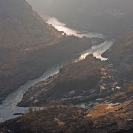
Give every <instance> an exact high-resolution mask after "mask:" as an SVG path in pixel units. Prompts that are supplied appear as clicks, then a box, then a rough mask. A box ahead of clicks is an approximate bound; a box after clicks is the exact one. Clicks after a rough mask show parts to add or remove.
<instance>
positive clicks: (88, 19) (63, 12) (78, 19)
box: [27, 0, 133, 37]
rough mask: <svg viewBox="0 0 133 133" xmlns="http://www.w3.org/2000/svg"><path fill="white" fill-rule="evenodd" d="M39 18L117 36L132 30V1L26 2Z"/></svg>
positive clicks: (34, 0)
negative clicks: (38, 14)
mask: <svg viewBox="0 0 133 133" xmlns="http://www.w3.org/2000/svg"><path fill="white" fill-rule="evenodd" d="M27 1H28V2H29V3H30V4H31V5H32V6H33V8H34V9H35V10H36V11H38V12H39V13H40V14H42V15H48V16H51V17H56V18H58V19H59V20H60V21H62V22H65V23H66V24H67V25H68V26H70V27H73V28H74V29H77V30H80V31H81V30H82V31H91V32H92V31H93V32H100V33H104V34H106V35H109V36H114V37H116V36H119V35H121V34H125V32H128V31H131V30H132V29H133V25H132V23H133V14H132V12H133V8H132V5H133V1H132V0H126V1H125V0H117V1H116V0H108V1H107V0H82V1H81V0H74V1H71V0H56V1H53V0H40V2H39V3H41V4H39V3H38V2H36V0H27Z"/></svg>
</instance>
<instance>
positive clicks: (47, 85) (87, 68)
mask: <svg viewBox="0 0 133 133" xmlns="http://www.w3.org/2000/svg"><path fill="white" fill-rule="evenodd" d="M100 78H101V67H100V62H99V61H98V60H96V59H94V58H93V57H92V56H88V57H87V58H86V59H85V60H82V61H79V62H76V63H70V64H67V65H65V66H64V67H63V68H61V69H60V72H59V74H57V75H55V76H53V77H50V78H48V79H47V80H45V81H42V82H40V83H38V84H36V85H35V86H33V87H31V88H29V90H28V91H27V92H26V93H25V94H24V97H23V100H22V101H21V102H20V103H19V104H18V105H19V106H30V105H32V106H35V105H41V104H45V103H48V102H49V101H51V100H62V101H63V102H72V103H76V102H77V103H78V102H80V101H83V100H85V99H86V98H87V96H88V95H91V91H92V90H93V89H94V91H95V93H96V92H99V88H98V87H97V85H98V81H99V79H100Z"/></svg>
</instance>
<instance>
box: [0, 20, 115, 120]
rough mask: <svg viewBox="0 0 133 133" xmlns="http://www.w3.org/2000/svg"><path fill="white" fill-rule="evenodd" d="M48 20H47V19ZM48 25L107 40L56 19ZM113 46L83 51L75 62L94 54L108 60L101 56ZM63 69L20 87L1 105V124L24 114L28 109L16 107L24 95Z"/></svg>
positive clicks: (107, 44) (53, 71) (59, 66)
mask: <svg viewBox="0 0 133 133" xmlns="http://www.w3.org/2000/svg"><path fill="white" fill-rule="evenodd" d="M45 20H46V18H45ZM46 21H47V23H49V24H52V25H53V26H54V27H55V28H56V29H57V30H59V31H63V32H64V33H66V34H67V35H74V36H77V37H83V36H86V37H90V38H93V37H95V38H105V36H104V35H103V34H101V33H91V32H90V33H87V32H83V33H82V32H79V31H77V30H74V29H70V28H68V27H67V26H66V24H64V23H62V22H60V21H58V19H56V18H47V20H46ZM79 33H80V34H79ZM112 44H113V40H111V41H105V42H104V43H101V44H99V45H97V46H93V47H92V48H90V49H88V50H86V51H83V52H82V53H79V58H78V59H76V60H75V61H79V60H82V59H85V57H86V56H87V55H89V54H93V56H95V57H96V58H99V59H101V60H107V59H106V58H103V57H102V56H101V54H102V53H103V52H104V51H106V50H107V49H108V48H109V47H110V46H111V45H112ZM60 68H61V65H56V66H54V67H52V68H50V69H49V70H47V71H46V72H45V73H44V74H43V75H42V76H41V77H39V78H37V79H35V80H29V81H28V82H27V83H25V84H24V85H22V86H20V87H19V88H18V89H17V90H16V91H14V92H13V93H11V94H10V95H9V96H7V98H6V99H5V100H4V101H3V103H2V104H1V105H0V122H3V121H5V120H8V119H11V118H15V117H16V116H14V115H13V114H14V113H24V112H25V111H26V110H27V108H25V107H18V106H16V105H17V103H19V102H20V101H21V99H22V97H23V94H24V93H25V92H26V91H27V90H28V88H29V87H31V86H34V85H35V84H36V83H38V82H39V81H43V80H45V79H47V78H48V77H50V76H53V75H55V74H57V73H58V72H59V69H60Z"/></svg>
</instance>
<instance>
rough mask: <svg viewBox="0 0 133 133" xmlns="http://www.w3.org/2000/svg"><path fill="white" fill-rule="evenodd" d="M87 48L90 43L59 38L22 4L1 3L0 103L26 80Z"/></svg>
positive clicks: (12, 0)
mask: <svg viewBox="0 0 133 133" xmlns="http://www.w3.org/2000/svg"><path fill="white" fill-rule="evenodd" d="M70 47H71V49H70ZM89 47H91V42H90V39H85V38H84V39H78V38H76V37H66V36H62V35H61V33H60V32H58V31H57V30H55V28H53V27H52V26H50V25H48V24H46V23H45V22H44V21H43V20H42V19H41V18H40V17H39V16H38V14H37V13H36V12H34V11H33V10H32V8H31V6H30V5H29V4H28V3H27V2H26V1H25V0H6V1H5V0H1V1H0V91H1V93H0V102H1V101H2V100H3V99H4V98H5V97H6V96H7V95H8V94H10V93H11V92H13V91H14V90H16V89H17V88H18V87H19V86H20V85H22V84H24V83H25V82H26V81H28V80H29V79H33V78H36V77H39V76H40V75H42V74H43V72H45V70H46V69H48V68H49V67H52V66H53V65H55V64H58V63H61V62H63V61H66V60H67V59H68V60H69V59H71V58H73V57H75V54H78V53H79V52H81V51H82V50H85V49H87V48H89Z"/></svg>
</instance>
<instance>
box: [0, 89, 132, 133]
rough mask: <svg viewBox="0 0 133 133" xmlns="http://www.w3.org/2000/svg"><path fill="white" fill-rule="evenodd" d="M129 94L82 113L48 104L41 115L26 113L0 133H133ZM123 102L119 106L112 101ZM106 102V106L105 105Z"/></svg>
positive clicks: (118, 95)
mask: <svg viewBox="0 0 133 133" xmlns="http://www.w3.org/2000/svg"><path fill="white" fill-rule="evenodd" d="M132 93H133V91H132V90H127V92H122V93H120V94H119V93H117V94H114V95H112V96H110V97H107V98H106V99H105V100H106V102H103V103H102V104H98V105H96V106H94V107H93V108H91V109H89V110H87V109H81V108H75V107H68V106H61V104H53V105H52V107H51V104H48V105H47V107H46V108H44V109H43V110H41V111H38V110H36V109H35V111H34V112H33V108H29V111H28V113H26V114H24V115H23V116H21V117H18V118H16V119H12V120H8V121H6V122H4V123H1V124H0V132H1V133H7V132H9V131H10V132H11V133H23V132H25V133H40V132H46V133H86V132H91V133H132V132H133V114H132V107H133V98H132ZM122 98H126V101H121V102H119V103H116V102H113V103H111V102H112V100H116V101H117V100H118V99H119V100H120V99H122ZM107 102H108V103H107Z"/></svg>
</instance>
